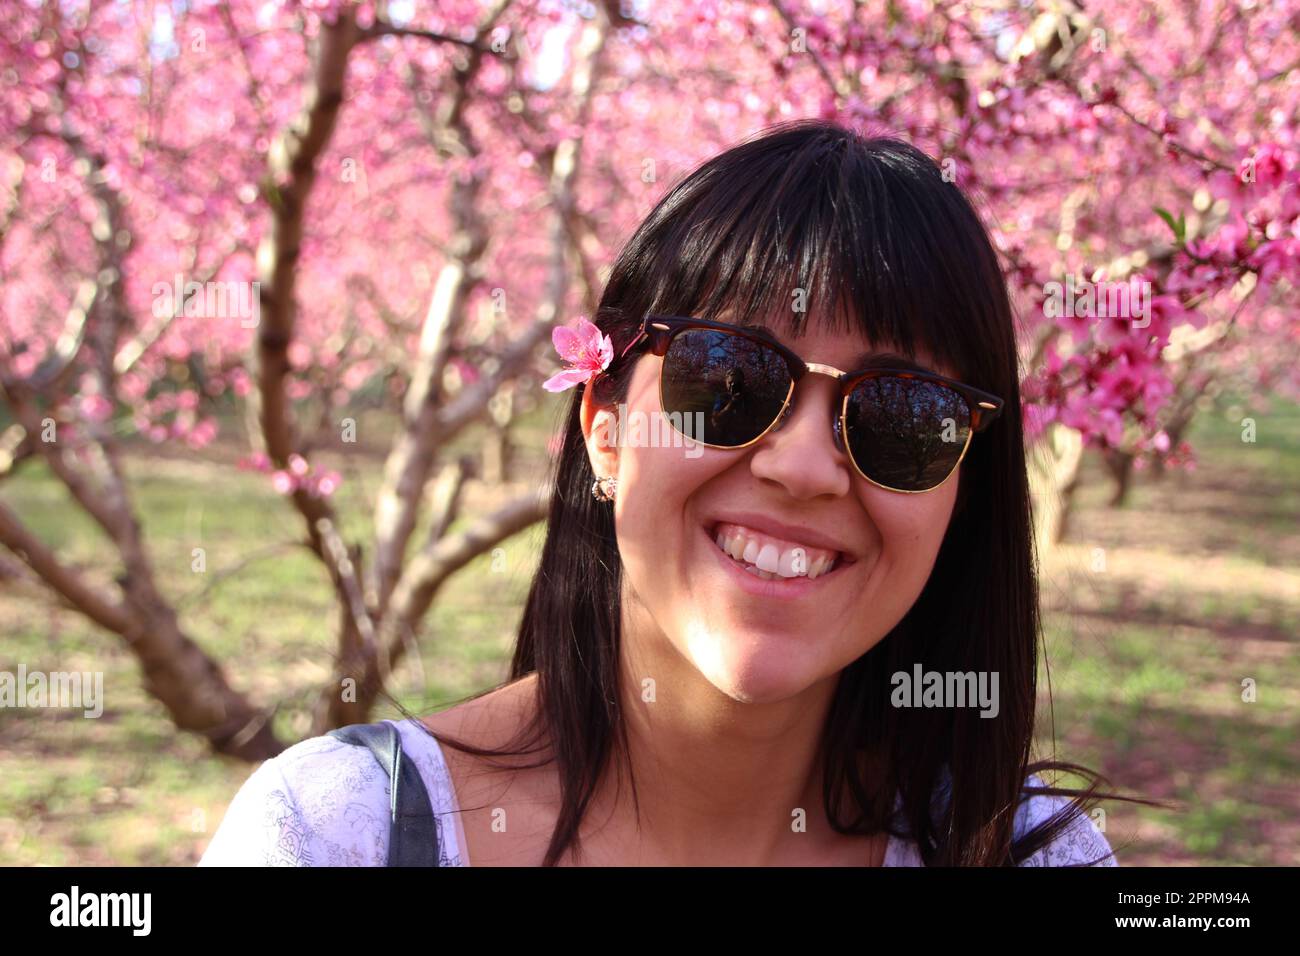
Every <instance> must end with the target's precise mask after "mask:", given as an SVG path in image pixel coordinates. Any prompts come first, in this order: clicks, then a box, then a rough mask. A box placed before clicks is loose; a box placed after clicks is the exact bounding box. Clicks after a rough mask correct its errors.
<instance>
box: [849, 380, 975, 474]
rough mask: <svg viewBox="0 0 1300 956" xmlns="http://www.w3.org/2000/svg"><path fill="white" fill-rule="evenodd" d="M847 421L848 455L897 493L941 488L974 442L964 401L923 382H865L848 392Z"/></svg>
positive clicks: (931, 383) (959, 395)
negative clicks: (967, 447) (968, 446)
mask: <svg viewBox="0 0 1300 956" xmlns="http://www.w3.org/2000/svg"><path fill="white" fill-rule="evenodd" d="M845 419H846V424H847V426H848V427H847V443H848V448H849V453H850V454H851V455H852V456H853V460H854V461H855V462H857V464H858V467H859V468H860V469H862V473H863V474H864V475H866V476H867V477H868V478H870V479H871V480H872V481H874V482H877V483H879V484H881V485H884V486H885V487H887V488H893V489H896V490H898V491H927V490H929V489H930V488H934V487H936V486H937V485H939V484H942V483H943V481H944V479H945V478H947V477H948V476H949V475H950V474H952V471H953V469H954V468H955V467H956V466H957V462H958V461H960V460H961V456H962V452H963V451H965V450H966V443H967V441H968V439H969V438H970V407H969V406H968V405H967V404H966V400H965V399H964V398H963V397H962V396H961V394H960V393H958V392H956V391H953V390H952V389H950V388H948V387H947V386H944V385H940V384H939V383H937V382H928V381H925V380H923V379H913V378H902V377H899V376H880V377H877V378H869V379H866V380H865V381H863V382H861V383H859V384H858V386H857V387H856V388H854V389H853V391H852V392H850V393H849V399H848V406H847V410H846V415H845Z"/></svg>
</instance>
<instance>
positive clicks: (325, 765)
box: [199, 721, 457, 866]
mask: <svg viewBox="0 0 1300 956" xmlns="http://www.w3.org/2000/svg"><path fill="white" fill-rule="evenodd" d="M392 723H394V724H396V725H397V726H398V728H399V731H400V732H401V740H402V750H403V751H404V752H405V753H406V754H407V755H408V757H409V758H410V759H411V760H412V762H414V763H415V765H416V767H417V769H418V770H419V771H420V776H421V777H422V778H423V780H424V782H425V787H426V789H427V790H428V791H429V794H430V799H431V801H432V803H433V805H434V809H435V812H438V811H440V810H441V811H445V808H446V795H445V794H446V787H447V786H448V783H447V774H446V768H445V766H443V764H442V761H441V759H440V756H441V755H440V753H439V751H438V746H437V742H436V741H435V740H434V739H433V738H432V737H431V736H430V735H429V734H427V733H426V732H424V731H423V730H422V729H421V728H418V727H411V726H410V722H407V721H401V722H399V721H392ZM390 825H391V814H390V806H389V784H388V775H387V774H386V773H385V772H384V769H383V768H382V767H380V766H379V764H378V763H377V762H376V760H375V758H374V756H373V755H372V754H371V753H370V751H369V750H368V749H366V748H365V747H358V746H354V745H352V744H348V743H344V742H343V741H341V740H336V739H335V738H333V737H330V736H327V735H322V736H319V737H311V738H309V739H307V740H303V741H300V742H299V743H296V744H294V745H293V746H292V747H289V748H288V749H287V750H285V751H284V752H282V753H280V754H279V755H277V756H275V757H273V758H271V759H270V760H266V761H264V762H263V763H262V764H260V765H259V766H258V767H257V769H256V770H254V771H253V773H252V775H251V776H250V777H249V778H248V779H247V780H246V781H245V782H244V784H243V786H241V787H240V789H239V791H238V792H237V793H236V794H235V797H234V799H233V800H232V801H231V803H230V806H229V807H228V808H227V810H226V814H225V816H224V817H223V818H222V821H221V824H220V826H219V827H218V829H217V832H216V833H215V834H214V835H213V838H212V841H211V843H209V845H208V848H207V850H206V852H205V853H204V854H203V858H202V859H201V860H200V861H199V865H200V866H384V865H386V863H387V859H388V835H389V828H390ZM440 830H441V828H440ZM454 849H455V845H454V843H453V856H454ZM444 865H453V866H454V865H457V861H456V859H454V858H453V859H448V860H446V861H444Z"/></svg>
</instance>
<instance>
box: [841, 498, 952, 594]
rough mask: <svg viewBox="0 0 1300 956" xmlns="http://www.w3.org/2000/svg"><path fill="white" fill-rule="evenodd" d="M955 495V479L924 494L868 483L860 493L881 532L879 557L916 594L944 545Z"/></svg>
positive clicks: (893, 574) (865, 506)
mask: <svg viewBox="0 0 1300 956" xmlns="http://www.w3.org/2000/svg"><path fill="white" fill-rule="evenodd" d="M956 495H957V482H956V481H955V480H954V481H950V482H948V483H947V484H945V485H944V486H943V487H941V488H937V489H935V490H934V491H931V492H927V493H925V494H919V495H906V494H900V493H898V492H893V491H885V490H884V489H882V488H876V487H875V486H870V487H868V488H867V489H865V490H863V491H862V492H861V494H860V496H859V497H860V500H861V501H862V504H863V508H864V509H865V510H866V512H867V515H868V516H869V517H870V519H871V522H872V524H874V525H875V527H876V529H877V532H878V533H879V535H880V551H881V559H882V560H883V561H884V562H885V563H886V566H887V567H888V568H889V573H890V574H891V576H896V577H895V580H896V581H897V582H898V583H900V584H901V583H902V582H903V581H904V580H906V581H907V582H908V584H909V586H911V587H914V588H915V590H916V592H917V593H918V594H919V592H920V589H921V587H922V586H924V584H925V581H926V579H927V578H928V577H929V575H930V571H931V569H932V568H933V567H934V561H935V558H936V557H937V556H938V554H939V547H940V545H942V544H943V538H944V535H945V534H946V533H947V530H948V523H949V521H950V520H951V518H952V510H953V505H954V503H955V501H956ZM913 596H915V595H913Z"/></svg>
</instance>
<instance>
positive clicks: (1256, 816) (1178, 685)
mask: <svg viewBox="0 0 1300 956" xmlns="http://www.w3.org/2000/svg"><path fill="white" fill-rule="evenodd" d="M556 408H557V406H556V404H555V403H554V402H548V404H547V405H546V406H544V407H543V409H542V410H540V411H538V412H536V413H534V414H533V415H532V416H530V417H529V419H528V421H527V422H526V423H525V436H526V437H525V438H524V440H523V441H522V442H521V444H523V445H525V446H526V450H525V452H524V453H523V455H522V458H521V460H520V463H519V470H518V474H519V475H520V476H522V477H524V478H528V479H536V478H537V477H540V475H541V474H542V473H543V472H544V470H545V467H546V465H547V461H546V459H545V457H544V455H543V454H542V453H541V451H540V450H541V449H543V448H544V447H545V439H546V436H547V434H549V430H550V428H551V427H552V425H553V424H554V421H555V411H556ZM1245 414H1246V413H1244V412H1242V413H1238V414H1236V417H1235V419H1233V420H1229V419H1228V418H1226V417H1225V416H1223V415H1221V414H1220V415H1210V414H1208V413H1207V414H1206V415H1205V416H1203V417H1202V418H1201V419H1200V420H1198V422H1197V424H1196V427H1195V430H1194V432H1193V434H1192V435H1191V439H1192V441H1193V443H1194V444H1195V446H1196V448H1197V450H1198V452H1199V455H1200V464H1199V467H1198V468H1197V470H1196V471H1194V472H1191V473H1187V474H1182V473H1170V474H1169V475H1167V476H1166V477H1165V478H1164V479H1163V480H1161V481H1153V480H1152V479H1151V476H1149V475H1146V474H1139V476H1138V479H1137V481H1136V483H1135V486H1134V489H1133V494H1132V498H1131V501H1130V502H1129V503H1128V504H1127V506H1126V507H1124V508H1120V509H1113V508H1108V507H1106V505H1105V501H1106V498H1107V495H1108V491H1109V489H1108V487H1107V485H1106V481H1105V478H1104V476H1103V472H1102V470H1101V467H1100V464H1099V463H1098V462H1096V461H1095V460H1093V459H1091V458H1089V459H1088V460H1087V462H1086V467H1087V469H1088V482H1087V484H1086V485H1085V487H1084V489H1083V491H1082V492H1081V494H1080V499H1079V504H1078V510H1077V515H1076V517H1075V519H1074V522H1073V525H1072V533H1071V537H1070V540H1069V541H1067V542H1066V543H1064V544H1063V545H1062V546H1061V547H1060V548H1058V549H1057V550H1056V551H1054V552H1053V553H1052V554H1050V555H1046V556H1045V557H1044V589H1043V593H1044V604H1045V614H1044V625H1045V632H1046V645H1047V650H1048V661H1049V662H1050V675H1051V688H1052V691H1053V708H1052V709H1051V710H1050V711H1049V709H1048V708H1047V707H1046V697H1045V692H1046V687H1047V679H1046V677H1047V674H1046V670H1045V672H1044V675H1043V680H1042V681H1041V686H1042V687H1043V688H1044V698H1043V704H1044V706H1043V707H1041V708H1040V714H1041V719H1040V728H1039V735H1038V739H1037V749H1038V751H1039V752H1040V754H1042V753H1047V752H1050V751H1051V750H1052V749H1053V748H1052V743H1053V740H1052V736H1051V734H1052V732H1053V731H1054V743H1055V753H1056V755H1057V756H1058V757H1060V758H1063V759H1070V760H1077V761H1080V762H1083V763H1085V764H1087V765H1090V766H1093V767H1095V768H1097V769H1100V770H1102V771H1103V772H1104V773H1106V774H1107V775H1108V777H1109V778H1110V779H1111V780H1112V781H1113V783H1114V784H1115V785H1116V786H1117V787H1118V788H1119V789H1120V790H1122V791H1125V792H1134V793H1140V794H1143V795H1147V796H1151V797H1156V798H1159V799H1162V800H1167V801H1170V802H1172V803H1173V804H1175V805H1176V807H1177V809H1174V810H1155V809H1147V808H1140V807H1133V806H1130V805H1125V804H1122V803H1111V804H1108V805H1107V807H1106V809H1107V835H1108V837H1109V838H1110V839H1111V841H1112V843H1113V844H1114V845H1115V846H1116V847H1117V849H1118V851H1119V853H1120V857H1121V861H1122V862H1124V863H1126V864H1132V863H1162V862H1169V863H1207V862H1222V863H1232V864H1260V863H1276V864H1290V865H1295V864H1297V863H1300V849H1298V848H1300V822H1298V821H1300V794H1298V793H1297V788H1296V787H1295V784H1294V781H1295V780H1296V779H1297V776H1300V775H1298V774H1297V770H1300V734H1297V733H1296V724H1297V720H1296V718H1297V715H1298V714H1300V680H1298V679H1297V678H1298V677H1300V675H1298V674H1297V671H1298V669H1300V666H1298V665H1297V654H1296V650H1297V648H1296V635H1297V634H1300V521H1298V520H1297V518H1298V517H1300V408H1297V407H1295V406H1286V405H1282V404H1281V403H1278V404H1277V405H1276V407H1275V408H1274V409H1273V410H1272V411H1270V412H1268V413H1266V414H1261V413H1255V414H1254V417H1255V419H1256V423H1257V437H1258V441H1257V442H1256V443H1254V444H1244V443H1242V442H1241V440H1240V426H1239V421H1240V418H1242V417H1245ZM386 427H388V425H387V424H386V423H385V422H384V421H382V420H380V419H376V420H372V419H369V418H363V419H362V421H361V426H360V429H359V432H360V434H361V435H362V437H363V441H362V444H361V446H360V447H358V448H357V449H356V450H355V451H352V452H351V453H350V454H349V455H347V456H343V455H335V456H334V459H328V458H327V460H330V463H331V464H333V465H334V466H335V467H337V468H339V470H340V471H342V472H343V473H344V475H345V478H346V480H345V484H344V486H343V488H342V489H341V490H340V492H339V494H338V496H337V503H338V507H339V510H340V513H341V514H342V515H344V516H345V517H344V525H343V530H344V533H345V534H346V535H347V536H348V537H349V538H351V539H356V540H362V541H366V540H368V538H367V536H366V535H365V534H364V532H365V530H366V528H367V527H368V522H369V520H370V505H369V502H371V501H372V500H373V492H374V489H375V488H376V487H377V485H378V482H379V476H380V469H381V466H382V454H381V453H380V452H379V449H382V448H383V447H384V439H385V437H386V436H385V435H384V434H383V432H384V429H385V428H386ZM233 431H234V432H235V433H236V434H237V433H238V430H237V428H235V429H233ZM475 440H476V439H475V438H474V436H473V435H469V436H467V437H466V438H464V439H462V441H461V442H460V444H459V445H458V447H457V449H456V450H457V451H470V450H472V449H473V442H474V441H475ZM528 449H531V452H530V451H528ZM242 453H243V452H242V450H241V449H239V448H237V447H235V446H233V445H231V446H224V445H223V446H219V447H216V448H213V449H210V450H207V451H205V452H204V453H203V454H202V455H200V456H193V455H186V454H180V453H171V454H167V453H160V452H159V451H158V450H155V449H136V450H135V451H133V453H132V454H131V455H130V456H129V458H128V467H129V469H130V472H131V475H132V489H133V493H134V495H135V500H136V502H137V505H138V511H139V514H140V516H141V520H142V522H143V526H144V531H145V535H146V540H147V541H148V542H149V545H150V553H151V554H152V556H153V559H154V562H155V565H156V571H157V575H158V578H159V581H160V584H161V586H162V588H163V590H164V592H165V593H166V594H167V595H168V596H169V597H170V598H171V599H172V600H173V601H174V602H175V603H176V605H177V606H178V608H179V609H180V613H181V620H182V623H183V625H184V627H185V629H186V632H187V633H188V634H189V635H190V636H191V637H192V638H193V639H194V640H195V641H197V642H198V643H199V644H200V645H201V646H202V647H203V648H204V649H205V650H206V651H207V652H208V653H209V654H211V655H212V656H213V657H214V658H215V659H216V660H218V661H219V662H220V663H221V664H222V666H223V668H224V671H225V673H226V676H227V678H228V679H229V680H230V681H231V683H232V684H233V685H234V686H235V687H237V688H238V689H239V690H240V691H241V692H242V693H244V694H246V695H247V696H248V697H249V698H250V699H251V700H253V701H254V702H256V703H257V704H258V705H263V706H270V705H274V706H276V708H277V710H276V717H275V721H274V725H275V728H276V730H277V732H278V733H279V734H280V735H281V736H282V737H283V738H284V739H286V740H294V739H298V738H299V737H301V736H302V735H303V734H304V733H306V731H307V729H308V719H309V718H308V715H309V710H310V707H311V705H312V704H313V702H314V700H315V696H316V694H317V692H318V689H319V687H320V686H321V683H322V681H323V680H324V679H325V678H326V677H327V676H328V674H329V673H330V662H331V655H332V654H333V652H334V630H335V624H336V620H337V610H336V607H335V605H334V602H333V600H332V598H331V594H330V588H329V583H328V580H327V579H326V577H325V574H324V571H323V569H322V567H321V566H320V564H319V562H317V561H316V560H315V559H314V558H313V557H312V556H311V555H310V554H308V553H307V552H306V551H305V550H304V549H303V548H301V547H300V546H298V545H296V544H295V542H297V541H299V540H301V538H302V537H303V528H302V526H301V522H300V519H298V517H297V515H296V514H295V513H294V512H293V511H292V509H291V508H289V507H287V506H286V504H285V503H284V502H283V501H282V500H280V499H279V498H278V497H277V496H276V495H275V494H274V493H273V492H272V491H271V489H270V488H269V486H268V484H267V482H266V480H265V478H264V477H263V476H259V475H255V474H250V473H248V472H243V471H239V470H238V469H236V468H234V467H233V462H234V460H235V459H236V458H238V457H239V456H240V455H241V454H242ZM0 494H3V497H4V500H5V502H6V503H7V504H8V505H9V506H10V507H12V508H14V509H16V510H17V511H18V512H19V514H20V515H21V516H22V518H23V520H24V521H25V522H26V523H27V524H28V525H29V526H30V527H31V528H32V529H33V530H34V531H36V532H37V533H38V534H39V535H40V536H41V537H42V538H43V539H44V540H46V541H48V542H50V543H51V544H52V545H53V546H54V547H55V548H56V549H57V551H58V553H59V555H60V557H61V559H62V560H63V561H65V562H67V563H69V564H71V565H73V566H75V567H77V568H78V569H80V570H81V571H82V572H83V573H84V574H85V575H86V576H87V577H88V578H89V579H90V580H92V581H95V582H97V583H98V584H100V585H101V586H104V587H108V586H110V585H111V582H112V579H113V575H114V574H115V573H116V565H115V563H114V556H113V553H112V552H111V550H110V549H109V548H108V547H107V546H106V544H105V543H104V540H103V537H102V535H101V534H100V533H99V532H98V530H97V529H96V528H95V527H94V526H93V524H92V523H91V522H90V521H89V520H88V519H87V518H86V517H85V516H84V515H83V514H82V512H80V511H79V510H78V509H77V508H75V507H73V506H72V505H70V504H69V502H68V499H67V496H66V494H65V492H64V491H63V489H62V487H61V486H60V485H59V484H58V483H57V482H56V481H54V480H53V479H52V478H51V476H50V475H49V473H48V472H47V471H46V470H45V469H44V467H43V466H42V465H41V464H40V463H33V464H29V465H26V466H24V467H23V468H22V470H21V471H20V473H19V474H18V475H17V476H16V477H14V478H11V479H10V480H8V481H7V482H6V483H5V484H4V486H3V488H2V489H0ZM490 501H491V497H490V495H489V493H488V492H487V491H486V490H485V489H483V488H482V486H479V485H475V486H472V487H471V489H470V499H469V501H468V502H467V505H468V506H469V510H470V512H474V511H475V509H479V508H482V507H484V506H486V505H488V504H490ZM539 534H540V528H534V529H533V530H532V531H531V532H529V533H526V534H524V535H520V536H517V537H516V538H514V539H513V540H511V541H510V542H508V543H507V544H506V546H505V561H504V562H503V563H504V567H503V568H502V569H501V570H499V571H494V570H493V569H492V560H491V557H490V556H489V555H484V556H483V557H481V558H480V559H478V560H477V561H476V562H474V563H473V564H472V565H470V566H469V567H467V568H465V569H464V570H462V571H461V572H460V573H459V574H458V575H456V577H455V578H454V579H453V580H452V581H450V582H449V583H448V584H447V585H446V586H445V587H444V589H443V591H442V592H441V594H440V597H439V599H438V602H437V603H436V604H435V606H434V609H433V611H432V612H431V613H430V615H429V616H428V618H427V619H426V621H425V628H424V633H423V636H422V638H421V642H420V653H419V655H418V657H417V658H415V659H411V660H408V661H406V662H405V663H404V664H403V667H402V668H401V670H400V671H399V673H398V674H397V675H396V678H395V680H394V682H393V685H392V688H393V691H394V693H395V694H396V696H397V697H398V699H399V700H401V701H402V703H403V704H404V705H405V706H407V707H408V708H411V709H412V710H414V711H418V712H432V711H434V710H437V709H440V708H442V707H444V706H446V705H447V704H448V703H450V702H452V701H454V700H457V699H459V698H461V697H464V696H466V695H467V694H469V693H472V692H474V691H477V690H480V689H483V688H485V687H488V686H491V685H493V684H495V683H497V682H498V681H499V680H501V679H502V678H503V677H504V675H505V672H506V667H507V663H508V655H509V653H510V650H511V644H512V641H513V637H514V632H515V629H516V627H517V625H518V618H519V612H520V608H521V605H522V601H523V598H524V595H525V593H526V591H527V587H528V584H529V580H530V577H531V574H532V572H533V569H534V566H535V565H534V562H535V560H536V557H535V556H536V553H537V546H538V543H539V540H540V539H539ZM421 539H422V535H421V533H419V532H417V535H416V536H415V541H416V542H418V541H419V540H421ZM194 548H203V549H204V552H205V558H206V571H204V572H202V573H196V572H194V571H193V570H192V568H191V563H192V560H193V559H192V552H193V549H194ZM1095 548H1102V549H1104V553H1105V556H1106V570H1105V571H1104V572H1094V571H1091V570H1090V564H1089V562H1090V557H1091V555H1092V553H1093V550H1094V549H1095ZM231 569H238V570H237V571H235V572H234V573H229V574H227V573H226V572H227V571H230V570H231ZM0 620H4V622H5V626H4V639H3V641H0V669H7V670H14V669H16V667H17V665H18V664H19V663H20V662H21V663H25V664H26V666H27V667H28V668H29V669H32V670H35V669H43V670H101V671H103V672H104V685H105V698H106V701H105V709H104V714H103V716H102V717H101V718H100V719H99V720H84V719H81V718H79V717H76V716H72V715H70V714H67V713H65V712H59V711H53V710H41V709H27V710H10V709H6V710H0V761H2V762H3V766H4V768H5V772H4V773H3V774H0V806H3V807H4V811H3V813H2V814H0V863H10V864H33V863H46V864H82V865H102V864H127V865H139V864H189V863H193V862H195V861H196V860H197V859H198V858H199V856H200V855H201V853H202V851H203V848H204V846H205V845H206V843H207V841H208V839H209V838H210V836H211V833H212V831H213V829H214V828H215V826H216V824H217V822H218V821H219V820H220V817H221V814H222V813H223V812H224V809H225V806H226V804H227V802H228V801H229V799H230V797H231V796H232V795H233V793H234V792H235V790H236V789H237V788H238V787H239V785H240V784H241V783H242V781H243V780H244V779H245V778H246V777H247V775H248V774H249V772H250V771H251V769H252V768H251V767H250V766H249V765H248V764H241V763H238V762H235V761H230V760H226V759H220V758H215V757H213V756H211V755H210V754H209V753H208V751H207V749H206V747H205V745H204V744H203V743H202V742H201V741H199V740H197V739H195V738H194V737H192V736H191V735H188V734H177V733H176V732H175V730H174V728H173V727H172V725H171V724H170V722H169V721H168V719H167V715H166V714H165V713H164V712H163V710H162V708H161V707H160V705H158V704H157V703H156V702H155V701H154V700H153V699H152V698H150V697H149V696H147V695H146V694H145V693H144V692H143V691H142V690H141V689H140V675H139V670H138V667H137V665H136V663H135V660H134V658H133V657H132V656H131V655H130V653H129V652H128V651H127V650H126V649H125V648H124V647H123V645H122V643H121V642H120V641H119V640H117V639H115V638H113V637H111V636H108V635H105V634H103V633H102V632H100V631H98V630H97V629H96V628H94V627H93V626H91V625H90V624H89V623H88V622H87V621H86V620H85V619H83V618H82V617H80V616H79V615H77V614H76V613H74V612H72V611H70V610H68V609H65V608H63V607H62V606H60V605H59V604H58V603H57V602H56V601H54V600H53V599H52V598H51V597H50V595H49V594H48V593H47V592H45V591H44V590H42V589H41V588H40V587H38V586H37V585H36V584H34V583H32V582H31V581H30V580H29V579H28V578H26V577H21V576H20V577H18V578H4V577H0ZM1247 677H1248V678H1251V679H1253V680H1254V681H1255V683H1256V686H1257V689H1258V699H1257V700H1256V701H1255V702H1254V703H1245V702H1243V701H1242V699H1241V680H1242V679H1243V678H1247ZM395 713H396V711H395V710H394V709H392V708H390V707H387V706H385V707H383V708H381V709H380V711H378V712H376V714H375V715H374V716H375V717H376V718H378V717H381V716H393V715H394V714H395ZM1051 718H1054V720H1052V719H1051Z"/></svg>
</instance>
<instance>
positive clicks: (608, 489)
mask: <svg viewBox="0 0 1300 956" xmlns="http://www.w3.org/2000/svg"><path fill="white" fill-rule="evenodd" d="M591 494H592V497H594V498H595V499H596V500H597V501H613V500H614V496H615V495H616V494H618V479H617V478H615V477H614V476H613V475H607V476H606V477H604V478H597V479H596V480H595V481H593V482H592V483H591Z"/></svg>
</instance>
